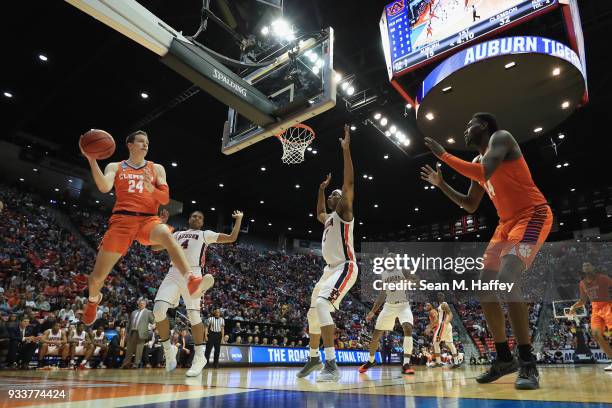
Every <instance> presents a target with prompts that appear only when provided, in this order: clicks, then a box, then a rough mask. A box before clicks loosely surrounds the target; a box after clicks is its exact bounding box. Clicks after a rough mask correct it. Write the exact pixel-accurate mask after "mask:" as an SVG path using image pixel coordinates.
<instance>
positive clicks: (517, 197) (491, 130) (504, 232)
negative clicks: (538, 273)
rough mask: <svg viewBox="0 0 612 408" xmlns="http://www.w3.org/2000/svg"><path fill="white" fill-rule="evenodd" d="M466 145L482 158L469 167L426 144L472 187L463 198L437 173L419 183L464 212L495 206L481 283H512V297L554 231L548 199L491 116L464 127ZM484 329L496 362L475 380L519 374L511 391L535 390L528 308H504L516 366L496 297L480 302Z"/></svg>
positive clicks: (424, 174) (515, 304)
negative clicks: (488, 202) (484, 200)
mask: <svg viewBox="0 0 612 408" xmlns="http://www.w3.org/2000/svg"><path fill="white" fill-rule="evenodd" d="M464 137H465V143H466V145H467V146H469V147H474V148H476V149H477V150H478V152H479V153H480V154H479V155H478V156H476V157H475V158H474V159H473V160H472V162H471V163H470V162H467V161H464V160H461V159H460V158H458V157H455V156H453V155H452V154H450V153H448V152H447V151H446V150H445V149H444V147H442V145H440V144H439V143H438V142H436V141H435V140H433V139H431V138H428V137H427V138H425V145H426V146H427V147H428V148H429V149H430V150H431V151H432V152H433V154H434V155H435V156H436V157H437V158H438V159H440V160H442V161H443V162H444V163H446V164H447V165H449V166H450V167H452V168H453V169H454V170H455V171H457V172H458V173H460V174H462V175H463V176H465V177H467V178H469V179H470V180H471V181H472V183H471V185H470V189H469V190H468V193H467V194H462V193H459V192H457V191H456V190H455V189H453V188H452V187H451V186H449V185H448V184H447V183H446V182H445V181H444V179H443V177H442V172H441V170H440V169H439V168H438V169H436V170H434V169H432V168H431V167H430V166H425V167H422V168H421V178H422V179H423V180H426V181H428V182H430V183H431V184H433V185H434V186H437V187H438V188H439V189H440V190H441V191H442V192H443V193H444V194H446V196H447V197H448V198H450V199H451V200H452V201H453V202H455V203H456V204H457V205H459V206H461V207H462V208H464V209H465V210H466V211H468V212H470V213H473V212H474V211H476V209H477V208H478V206H479V205H480V202H481V200H482V197H483V196H484V194H485V192H486V193H487V194H488V195H489V197H490V199H491V201H492V202H493V204H494V205H495V209H496V210H497V215H498V216H499V224H498V226H497V228H496V229H495V233H494V234H493V238H492V239H491V242H490V243H489V245H488V246H487V249H486V251H485V254H484V269H483V271H482V273H481V276H480V279H481V280H483V281H490V280H493V279H499V280H500V281H501V282H507V283H510V282H514V283H517V285H516V286H515V292H514V294H515V295H516V293H517V292H520V290H517V289H516V288H517V287H518V283H519V282H520V281H521V274H522V273H523V272H524V271H525V270H526V269H527V268H529V266H531V264H532V263H533V260H534V259H535V256H536V254H537V253H538V251H539V249H540V247H541V246H542V244H543V243H544V242H545V241H546V238H547V237H548V234H549V232H550V229H551V226H552V220H553V216H552V211H551V209H550V207H549V206H548V204H547V202H546V198H544V195H543V194H542V193H541V192H540V190H539V189H538V187H537V186H536V185H535V183H534V182H533V179H532V178H531V172H530V171H529V167H528V166H527V162H526V161H525V158H524V157H523V154H522V152H521V148H520V147H519V145H518V143H517V141H516V140H515V139H514V137H513V136H512V135H511V134H510V133H509V132H507V131H505V130H501V129H499V127H498V126H497V120H496V119H495V116H493V115H492V114H490V113H476V114H474V115H473V116H472V118H471V119H470V121H469V122H468V124H467V128H466V130H465V133H464ZM481 304H482V310H483V311H484V315H485V319H486V321H487V326H488V328H489V330H490V331H491V333H492V334H493V339H494V340H495V349H496V351H497V357H496V360H495V361H494V362H493V364H492V365H491V367H490V369H489V371H488V372H486V373H484V374H482V375H481V376H479V377H477V378H476V381H478V382H479V383H490V382H492V381H495V380H497V379H499V378H500V377H502V376H504V375H507V374H511V373H514V372H516V371H517V370H518V371H519V374H518V376H517V378H516V381H515V388H516V389H521V390H533V389H537V388H539V386H540V385H539V384H540V379H539V378H540V377H539V373H538V369H537V367H536V363H535V358H534V356H533V354H532V347H531V336H530V334H529V307H528V304H527V303H526V302H524V301H522V299H519V300H516V301H512V302H508V317H509V318H510V324H511V325H512V331H513V333H514V335H515V337H516V339H517V343H518V351H519V361H516V359H515V358H514V357H513V356H512V353H511V352H510V347H509V346H508V339H507V338H506V318H505V316H504V311H503V309H502V306H501V302H500V301H499V299H498V298H497V296H488V297H487V298H483V299H481Z"/></svg>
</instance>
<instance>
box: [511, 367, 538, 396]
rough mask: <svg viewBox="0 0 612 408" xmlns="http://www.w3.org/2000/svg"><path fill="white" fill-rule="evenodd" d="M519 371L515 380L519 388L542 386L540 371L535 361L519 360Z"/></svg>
mask: <svg viewBox="0 0 612 408" xmlns="http://www.w3.org/2000/svg"><path fill="white" fill-rule="evenodd" d="M519 365H520V368H519V373H518V376H517V377H516V381H515V382H514V388H516V389H517V390H536V389H538V388H540V373H539V372H538V367H536V363H535V361H523V360H519Z"/></svg>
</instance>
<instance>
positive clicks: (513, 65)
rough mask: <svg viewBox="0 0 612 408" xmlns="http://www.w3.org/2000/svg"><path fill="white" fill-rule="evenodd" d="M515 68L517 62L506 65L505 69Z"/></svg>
mask: <svg viewBox="0 0 612 408" xmlns="http://www.w3.org/2000/svg"><path fill="white" fill-rule="evenodd" d="M515 66H516V62H514V61H512V62H509V63H507V64H506V65H504V68H506V69H510V68H514V67H515Z"/></svg>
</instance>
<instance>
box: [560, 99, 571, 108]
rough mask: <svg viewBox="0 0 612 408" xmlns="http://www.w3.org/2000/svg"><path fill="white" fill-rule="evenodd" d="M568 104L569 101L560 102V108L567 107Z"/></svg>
mask: <svg viewBox="0 0 612 408" xmlns="http://www.w3.org/2000/svg"><path fill="white" fill-rule="evenodd" d="M569 106H570V103H569V101H564V102H563V103H562V104H561V109H567V108H569Z"/></svg>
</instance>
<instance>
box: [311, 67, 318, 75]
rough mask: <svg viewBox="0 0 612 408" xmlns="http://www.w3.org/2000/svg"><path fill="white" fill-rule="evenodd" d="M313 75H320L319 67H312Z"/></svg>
mask: <svg viewBox="0 0 612 408" xmlns="http://www.w3.org/2000/svg"><path fill="white" fill-rule="evenodd" d="M312 73H313V74H315V75H319V67H317V66H314V67H312Z"/></svg>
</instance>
